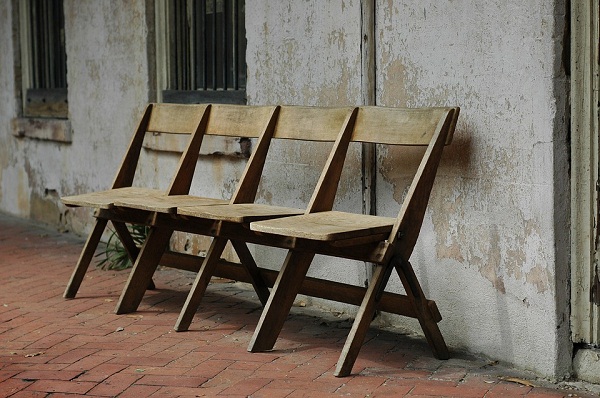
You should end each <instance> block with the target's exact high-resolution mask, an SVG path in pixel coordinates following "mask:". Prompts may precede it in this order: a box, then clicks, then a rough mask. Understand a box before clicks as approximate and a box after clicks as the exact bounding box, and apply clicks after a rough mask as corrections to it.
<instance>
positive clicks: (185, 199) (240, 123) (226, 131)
mask: <svg viewBox="0 0 600 398" xmlns="http://www.w3.org/2000/svg"><path fill="white" fill-rule="evenodd" d="M279 109H280V107H279V106H245V105H244V106H242V105H224V104H221V105H216V104H215V105H212V108H211V112H210V116H209V118H208V122H207V125H206V128H205V132H204V135H221V136H235V137H248V138H250V137H257V136H258V140H257V143H256V148H255V149H254V151H253V153H252V154H251V156H250V159H249V160H248V163H247V165H246V168H245V170H244V172H243V174H242V177H241V179H240V181H239V183H238V186H237V188H236V191H235V193H234V194H233V196H232V198H231V199H230V201H235V202H237V201H239V202H242V203H243V202H251V201H254V197H255V196H256V192H257V190H258V184H259V181H260V176H261V174H262V170H263V167H264V162H265V158H266V154H267V150H268V148H269V145H270V142H271V138H272V136H273V132H274V129H275V123H276V122H277V118H278V114H279ZM179 173H183V174H185V175H187V171H186V170H185V169H180V170H179V171H178V174H179ZM227 203H229V202H220V203H219V204H227ZM184 205H198V206H204V205H208V206H212V205H217V204H215V203H203V202H202V198H198V197H196V196H194V195H186V194H182V195H176V196H173V195H166V196H164V195H163V196H160V197H158V196H153V197H149V198H147V199H146V200H144V201H139V200H134V199H132V198H131V197H123V198H121V199H119V200H117V201H115V202H114V206H115V208H117V209H120V210H125V211H139V210H144V211H150V212H152V214H153V216H152V221H151V222H150V229H149V233H148V236H147V238H146V241H145V243H144V245H143V246H142V248H141V250H140V253H139V255H138V256H137V258H136V261H135V262H134V265H133V269H132V271H131V273H130V275H129V279H128V280H127V282H126V284H125V287H124V289H123V292H122V294H121V296H120V298H119V301H118V303H117V306H116V309H115V312H116V313H117V314H122V313H127V312H131V311H135V310H136V309H137V307H138V306H139V303H140V302H141V300H142V298H143V295H144V293H145V291H146V289H145V286H146V284H148V283H151V281H152V275H153V274H154V271H155V270H156V268H157V266H158V265H159V263H160V264H162V265H164V266H167V267H172V268H179V269H185V270H191V271H197V270H198V268H199V263H200V262H201V260H202V258H201V257H199V256H195V255H186V254H184V253H174V252H171V251H170V250H169V240H170V237H171V236H172V234H173V232H174V231H176V230H181V231H183V230H182V229H177V227H176V224H174V223H173V222H172V219H173V217H174V216H175V213H176V211H177V208H178V207H179V206H184ZM299 213H301V212H300V211H298V210H295V209H287V208H283V207H282V208H278V209H277V211H276V214H275V215H274V216H276V215H279V216H284V215H293V214H299ZM161 220H162V221H161ZM213 230H214V228H213V225H212V224H211V223H210V222H204V223H197V225H196V228H195V233H197V234H200V235H206V236H211V235H212V234H213ZM234 250H235V251H236V253H237V255H238V256H239V257H240V259H241V261H242V263H243V265H244V266H245V267H246V269H248V270H249V271H250V276H255V275H254V274H253V273H252V272H251V270H252V269H253V268H254V267H256V265H255V264H254V262H253V258H252V256H251V255H250V251H249V250H248V248H247V247H246V245H245V244H244V243H240V244H235V245H234ZM253 285H254V287H255V289H256V292H257V294H258V296H259V297H260V298H261V299H262V300H263V301H265V302H266V299H267V297H268V294H269V291H268V288H266V287H265V286H264V284H263V283H262V282H261V280H260V279H256V278H255V279H254V280H253Z"/></svg>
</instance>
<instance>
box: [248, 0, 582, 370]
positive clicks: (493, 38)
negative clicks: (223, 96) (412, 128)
mask: <svg viewBox="0 0 600 398" xmlns="http://www.w3.org/2000/svg"><path fill="white" fill-rule="evenodd" d="M324 3H325V2H318V1H303V2H292V1H284V2H277V3H273V2H268V1H266V0H264V1H258V2H256V3H255V4H254V5H253V6H252V7H249V8H248V10H247V15H248V17H247V32H248V33H247V34H248V58H247V59H248V71H249V79H248V84H249V86H248V97H249V101H250V102H252V103H277V102H278V103H300V104H320V105H343V104H359V102H360V99H361V92H360V79H361V71H360V47H359V45H360V12H361V11H360V2H359V1H333V2H327V4H324ZM376 10H377V12H376V38H375V40H376V64H377V72H376V98H377V104H378V105H386V106H410V107H412V106H432V105H433V106H435V105H440V106H443V105H452V106H453V105H458V106H461V108H462V110H461V117H460V120H459V125H458V128H457V132H456V136H455V140H454V143H453V144H452V145H451V146H450V147H448V148H447V149H446V152H445V154H444V158H443V161H442V164H441V166H440V170H439V173H438V178H437V180H436V184H435V186H434V190H433V195H432V198H431V201H430V207H429V211H428V212H427V214H426V218H425V222H424V225H423V229H422V234H421V237H420V239H419V242H418V243H417V247H416V249H415V252H414V254H413V257H412V261H413V263H414V266H415V268H416V272H417V274H418V276H419V277H420V278H421V281H422V283H423V288H424V290H425V291H426V293H427V294H429V295H430V296H431V298H433V299H435V300H437V302H438V306H439V307H440V310H441V313H442V316H443V317H444V320H443V321H442V322H441V324H440V327H441V329H442V331H443V333H444V335H445V337H446V339H447V341H448V343H449V344H450V345H451V346H454V347H461V348H466V349H468V350H470V351H472V352H478V353H483V354H485V355H488V356H490V357H492V358H494V359H499V360H501V361H506V362H509V363H513V364H516V365H517V366H520V367H523V368H528V369H532V370H534V371H537V372H539V373H541V374H543V375H547V376H552V377H563V376H565V375H566V374H568V372H569V367H570V363H571V361H570V358H571V354H570V350H571V345H570V340H569V331H568V284H567V274H568V273H567V253H568V251H567V250H568V240H567V237H568V235H567V233H568V222H569V218H568V217H569V216H568V213H569V207H568V201H567V200H565V199H566V198H568V196H567V195H568V191H569V189H568V158H567V152H568V147H567V145H566V144H565V143H566V139H567V138H566V137H567V123H568V122H567V113H566V109H567V104H566V99H567V96H568V84H567V83H568V82H567V79H566V77H565V72H564V70H563V68H562V65H561V63H560V62H561V59H562V48H563V40H564V37H563V30H564V20H565V10H566V5H565V4H564V2H561V1H550V0H536V1H533V2H519V1H508V2H507V1H504V0H494V1H486V2H472V1H466V0H459V1H448V2H439V1H435V0H429V1H422V0H418V1H417V0H414V1H403V2H396V1H377V2H376ZM418 152H419V151H418V150H416V151H411V153H410V154H409V156H408V158H407V159H405V160H399V158H398V154H399V151H398V150H397V149H394V148H391V149H387V148H380V149H379V154H378V164H379V166H378V167H379V174H378V182H377V212H378V214H380V215H392V216H395V215H396V214H397V211H398V206H399V205H398V203H399V202H400V201H401V199H402V196H403V194H404V189H405V185H406V183H407V177H406V175H407V172H408V171H409V169H411V167H416V163H415V160H414V159H415V156H416V155H419V153H418ZM278 156H279V157H281V160H282V161H283V162H284V163H285V162H286V159H287V156H288V153H287V152H286V151H285V150H282V151H281V152H279V153H278ZM350 157H351V159H350V165H351V169H352V170H357V168H358V167H359V165H360V156H359V155H358V156H357V152H351V154H350ZM350 174H351V176H350V177H349V178H346V179H345V180H343V182H342V184H341V186H340V191H339V194H340V195H339V196H340V197H338V202H337V204H336V206H337V207H338V208H345V209H351V210H353V211H358V212H360V210H361V205H360V202H359V201H357V200H355V199H356V198H357V197H359V196H360V186H359V185H358V186H356V185H352V184H355V183H356V182H357V181H356V179H355V178H352V176H353V173H350ZM276 186H277V185H276ZM301 186H305V184H304V181H303V182H302V184H301ZM307 188H309V189H311V188H310V187H308V186H307ZM268 190H269V189H268V188H265V191H268ZM278 191H279V193H278V195H277V196H279V197H280V198H281V197H282V195H283V200H284V201H285V200H287V201H290V202H294V203H295V200H294V199H295V197H294V196H292V195H293V194H290V195H289V196H288V195H286V194H285V193H284V192H285V191H282V190H278ZM272 196H276V194H275V193H273V194H272ZM258 250H259V253H260V254H261V255H263V256H264V258H273V262H274V263H277V261H279V260H276V259H275V257H268V256H269V255H267V254H265V253H263V252H262V249H258ZM310 272H311V273H312V274H316V275H320V276H329V277H332V278H334V279H337V280H345V281H349V282H352V281H353V282H354V283H357V282H358V283H360V282H361V281H363V280H364V267H362V265H361V264H358V263H354V264H350V265H349V264H348V262H341V261H339V260H335V259H328V258H327V259H325V258H319V259H318V260H317V261H315V263H313V266H312V267H311V271H310ZM391 289H392V290H397V291H401V287H400V283H399V282H398V281H394V283H393V286H392V288H391ZM318 304H320V305H328V306H330V307H332V308H338V309H340V306H338V305H337V304H332V303H327V302H323V303H321V302H319V303H318ZM341 309H343V310H349V311H353V309H349V308H347V307H341ZM383 320H384V321H385V322H390V323H393V324H396V325H400V326H405V327H409V328H411V329H414V330H419V327H418V324H417V323H416V322H412V321H406V320H404V319H402V318H400V317H394V316H387V315H386V316H385V317H384V319H383Z"/></svg>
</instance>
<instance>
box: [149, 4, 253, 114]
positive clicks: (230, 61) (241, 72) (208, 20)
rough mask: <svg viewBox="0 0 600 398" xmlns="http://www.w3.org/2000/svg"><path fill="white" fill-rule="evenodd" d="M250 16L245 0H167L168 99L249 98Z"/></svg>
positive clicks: (163, 25)
mask: <svg viewBox="0 0 600 398" xmlns="http://www.w3.org/2000/svg"><path fill="white" fill-rule="evenodd" d="M244 19H245V8H244V1H243V0H166V3H165V4H163V5H162V6H158V7H157V20H159V21H158V23H159V24H158V29H157V33H158V40H157V46H158V49H159V56H158V58H159V61H160V60H161V59H163V64H164V70H162V71H160V70H159V88H160V89H162V93H161V94H162V100H163V101H164V102H183V103H199V102H222V103H238V104H239V103H245V96H246V56H245V53H246V31H245V23H244ZM161 53H162V54H161ZM159 69H160V66H159ZM161 75H162V76H161Z"/></svg>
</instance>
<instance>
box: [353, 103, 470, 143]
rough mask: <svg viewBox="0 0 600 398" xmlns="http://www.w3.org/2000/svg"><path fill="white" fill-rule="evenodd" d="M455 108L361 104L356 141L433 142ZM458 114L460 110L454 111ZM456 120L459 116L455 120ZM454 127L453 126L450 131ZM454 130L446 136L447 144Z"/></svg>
mask: <svg viewBox="0 0 600 398" xmlns="http://www.w3.org/2000/svg"><path fill="white" fill-rule="evenodd" d="M453 109H455V108H419V109H417V108H415V109H410V108H386V107H379V106H378V107H375V106H363V107H360V108H359V111H358V116H357V117H356V123H355V125H354V132H353V133H352V141H359V142H370V143H377V144H396V145H429V143H430V142H431V138H432V137H433V134H434V133H435V131H436V128H437V126H438V124H439V122H440V120H442V119H444V118H445V117H446V115H447V114H448V113H449V112H451V111H452V110H453ZM454 114H455V115H456V117H458V112H454ZM454 123H456V120H454ZM453 130H454V129H453V128H451V129H450V131H453ZM451 141H452V134H451V133H450V134H448V136H447V137H446V142H445V143H446V144H449V143H450V142H451Z"/></svg>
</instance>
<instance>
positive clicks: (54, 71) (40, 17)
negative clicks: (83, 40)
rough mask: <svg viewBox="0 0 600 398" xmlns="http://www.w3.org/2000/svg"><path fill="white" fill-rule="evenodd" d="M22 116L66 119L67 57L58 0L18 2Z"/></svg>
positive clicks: (24, 0)
mask: <svg viewBox="0 0 600 398" xmlns="http://www.w3.org/2000/svg"><path fill="white" fill-rule="evenodd" d="M19 17H20V32H21V67H22V93H23V94H22V97H23V116H25V117H51V118H64V119H66V118H67V115H68V104H67V55H66V52H65V28H64V26H65V18H64V12H63V2H62V0H21V1H20V2H19Z"/></svg>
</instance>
